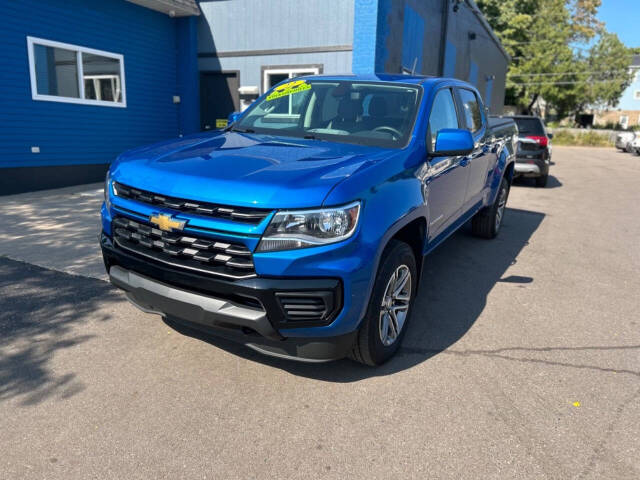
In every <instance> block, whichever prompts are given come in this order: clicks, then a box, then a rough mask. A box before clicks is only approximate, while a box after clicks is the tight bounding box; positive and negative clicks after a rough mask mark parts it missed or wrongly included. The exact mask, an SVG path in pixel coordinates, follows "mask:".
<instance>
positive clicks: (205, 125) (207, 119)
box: [200, 72, 240, 130]
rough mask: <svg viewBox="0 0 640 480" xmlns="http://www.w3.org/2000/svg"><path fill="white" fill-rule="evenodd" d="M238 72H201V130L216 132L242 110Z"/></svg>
mask: <svg viewBox="0 0 640 480" xmlns="http://www.w3.org/2000/svg"><path fill="white" fill-rule="evenodd" d="M238 77H239V75H238V72H200V128H201V129H202V130H215V129H216V128H224V127H226V125H227V118H228V117H229V114H230V113H232V112H236V111H238V110H239V108H240V102H239V97H238V87H239V86H240V79H239V78H238Z"/></svg>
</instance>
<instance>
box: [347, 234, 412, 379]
mask: <svg viewBox="0 0 640 480" xmlns="http://www.w3.org/2000/svg"><path fill="white" fill-rule="evenodd" d="M417 278H418V277H417V270H416V260H415V257H414V256H413V251H412V250H411V247H409V245H407V244H406V243H404V242H401V241H399V240H391V242H390V243H389V245H388V246H387V248H386V249H385V251H384V253H383V255H382V259H381V260H380V268H379V269H378V275H377V277H376V281H375V284H374V287H373V292H372V293H371V298H370V300H369V306H368V308H367V314H366V316H365V318H364V319H363V320H362V324H361V326H360V330H359V331H358V334H357V336H356V341H355V344H354V346H353V350H352V351H351V355H350V357H351V358H352V359H353V360H355V361H357V362H360V363H364V364H365V365H371V366H375V365H380V364H382V363H384V362H386V361H387V360H389V359H390V358H391V357H392V356H393V355H394V354H395V353H396V351H397V350H398V348H399V347H400V343H401V342H402V338H403V337H404V334H405V332H406V331H407V323H408V320H409V314H410V312H411V306H412V304H413V299H414V298H415V293H416V286H417V285H416V283H417Z"/></svg>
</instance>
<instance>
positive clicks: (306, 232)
mask: <svg viewBox="0 0 640 480" xmlns="http://www.w3.org/2000/svg"><path fill="white" fill-rule="evenodd" d="M359 215H360V202H354V203H350V204H349V205H345V206H343V207H335V208H319V209H317V210H283V211H279V212H277V213H276V214H275V215H274V217H273V218H272V219H271V222H270V223H269V226H268V227H267V230H266V231H265V232H264V235H263V236H262V240H260V244H259V245H258V248H257V250H256V251H258V252H275V251H277V250H293V249H296V248H305V247H314V246H318V245H326V244H328V243H335V242H340V241H342V240H346V239H347V238H349V237H350V236H351V235H353V232H354V231H355V230H356V225H358V217H359Z"/></svg>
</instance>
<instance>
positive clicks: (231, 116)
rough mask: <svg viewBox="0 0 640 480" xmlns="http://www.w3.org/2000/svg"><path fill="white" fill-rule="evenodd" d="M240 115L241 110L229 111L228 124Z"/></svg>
mask: <svg viewBox="0 0 640 480" xmlns="http://www.w3.org/2000/svg"><path fill="white" fill-rule="evenodd" d="M240 115H242V113H241V112H231V113H230V114H229V117H228V120H229V125H231V124H232V123H233V122H235V121H236V120H238V118H240Z"/></svg>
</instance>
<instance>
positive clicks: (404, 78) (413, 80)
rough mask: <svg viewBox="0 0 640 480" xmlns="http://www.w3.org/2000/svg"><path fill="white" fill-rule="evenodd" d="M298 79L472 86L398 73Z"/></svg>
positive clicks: (318, 76) (461, 81) (452, 80)
mask: <svg viewBox="0 0 640 480" xmlns="http://www.w3.org/2000/svg"><path fill="white" fill-rule="evenodd" d="M300 78H309V79H319V80H335V81H341V80H348V81H352V82H353V81H355V82H358V81H360V82H391V83H404V84H407V83H408V84H415V85H425V84H434V83H438V82H442V81H445V80H446V81H449V82H451V83H454V84H458V85H469V86H473V85H471V84H470V83H468V82H465V81H463V80H459V79H457V78H445V77H434V76H431V75H405V74H398V73H371V74H354V73H350V74H342V75H305V76H303V77H300Z"/></svg>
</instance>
